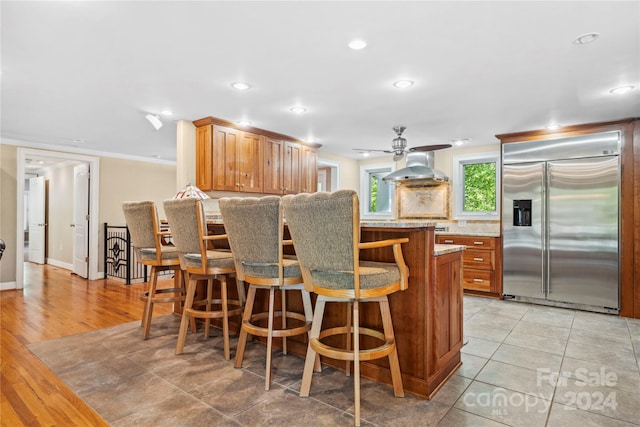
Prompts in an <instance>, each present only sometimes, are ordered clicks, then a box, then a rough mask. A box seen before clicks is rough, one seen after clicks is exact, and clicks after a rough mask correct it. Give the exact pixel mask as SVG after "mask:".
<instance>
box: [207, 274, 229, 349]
mask: <svg viewBox="0 0 640 427" xmlns="http://www.w3.org/2000/svg"><path fill="white" fill-rule="evenodd" d="M220 297H221V298H222V335H223V340H224V359H225V360H231V351H230V350H229V305H228V301H227V276H226V275H222V278H221V279H220ZM207 320H208V319H207Z"/></svg>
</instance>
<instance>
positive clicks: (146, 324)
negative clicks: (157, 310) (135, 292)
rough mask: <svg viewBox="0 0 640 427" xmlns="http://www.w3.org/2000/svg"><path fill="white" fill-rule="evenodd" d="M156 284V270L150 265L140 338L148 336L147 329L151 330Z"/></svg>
mask: <svg viewBox="0 0 640 427" xmlns="http://www.w3.org/2000/svg"><path fill="white" fill-rule="evenodd" d="M157 285H158V270H157V269H156V267H151V274H150V276H149V294H148V297H147V301H146V304H145V305H144V315H143V317H142V339H143V340H146V339H147V337H149V331H150V330H151V317H153V299H154V298H155V296H156V287H157Z"/></svg>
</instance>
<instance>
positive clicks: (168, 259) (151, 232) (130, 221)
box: [122, 201, 186, 339]
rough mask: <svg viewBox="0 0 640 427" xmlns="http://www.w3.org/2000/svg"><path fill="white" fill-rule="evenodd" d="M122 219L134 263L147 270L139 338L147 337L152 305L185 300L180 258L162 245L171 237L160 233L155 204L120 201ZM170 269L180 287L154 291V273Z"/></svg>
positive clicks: (156, 274)
mask: <svg viewBox="0 0 640 427" xmlns="http://www.w3.org/2000/svg"><path fill="white" fill-rule="evenodd" d="M122 210H123V212H124V217H125V220H126V223H127V227H128V228H129V233H130V235H131V243H132V244H133V248H134V251H135V253H136V257H137V259H138V261H140V262H141V263H142V264H144V265H147V266H149V267H151V273H150V277H149V290H148V291H146V292H144V293H143V294H142V295H141V296H140V299H141V300H143V301H145V306H144V314H143V315H142V339H147V338H148V337H149V331H150V329H151V318H152V316H153V305H154V304H155V303H176V302H181V301H184V300H185V294H186V292H185V288H184V281H183V280H182V279H183V277H182V270H181V268H180V259H179V257H178V252H177V251H176V248H175V247H174V246H168V245H163V244H162V238H163V237H164V236H167V235H169V234H171V233H170V232H166V231H165V232H162V231H160V227H159V224H158V213H157V210H156V205H155V203H153V202H151V201H140V202H124V203H123V204H122ZM165 270H173V271H174V274H175V282H176V283H178V284H179V286H180V287H174V288H163V289H157V284H158V273H159V272H160V271H165Z"/></svg>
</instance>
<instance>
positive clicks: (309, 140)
mask: <svg viewBox="0 0 640 427" xmlns="http://www.w3.org/2000/svg"><path fill="white" fill-rule="evenodd" d="M305 141H307V142H308V143H310V144H313V143H314V142H316V139H315V138H314V137H312V136H310V137H309V138H307V139H305Z"/></svg>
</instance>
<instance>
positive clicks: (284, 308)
mask: <svg viewBox="0 0 640 427" xmlns="http://www.w3.org/2000/svg"><path fill="white" fill-rule="evenodd" d="M280 295H281V297H282V310H281V312H282V329H287V292H286V291H285V290H284V289H281V291H280ZM282 354H287V337H282Z"/></svg>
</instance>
